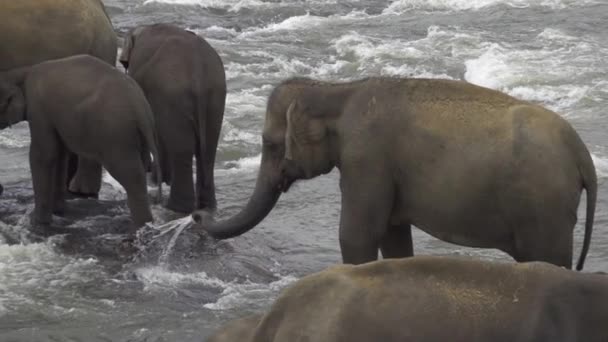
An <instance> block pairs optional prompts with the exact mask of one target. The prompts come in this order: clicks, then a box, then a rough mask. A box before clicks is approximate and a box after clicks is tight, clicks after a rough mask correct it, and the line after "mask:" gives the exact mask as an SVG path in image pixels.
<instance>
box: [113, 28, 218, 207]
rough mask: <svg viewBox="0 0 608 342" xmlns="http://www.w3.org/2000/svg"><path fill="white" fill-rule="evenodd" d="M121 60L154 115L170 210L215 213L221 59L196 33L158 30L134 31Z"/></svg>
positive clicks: (161, 178)
mask: <svg viewBox="0 0 608 342" xmlns="http://www.w3.org/2000/svg"><path fill="white" fill-rule="evenodd" d="M119 60H120V62H121V63H122V64H123V66H124V67H125V69H126V70H127V71H128V73H129V75H130V76H132V77H133V78H134V79H135V80H136V81H137V83H138V84H139V85H140V86H141V88H142V89H143V91H144V93H145V94H146V97H147V98H148V101H149V102H150V106H151V107H152V111H153V112H154V117H155V119H156V123H157V126H156V127H157V130H158V139H159V153H160V163H161V170H162V177H156V178H157V181H158V180H159V178H160V181H164V182H166V183H168V184H171V195H170V197H169V201H168V202H167V207H168V208H169V209H171V210H174V211H177V212H181V213H188V214H189V213H191V212H192V211H193V210H194V209H195V205H196V208H198V209H215V207H216V198H215V183H214V175H213V168H214V164H215V154H216V150H217V144H218V140H219V136H220V130H221V128H222V120H223V117H224V105H225V101H226V75H225V73H224V65H223V63H222V60H221V58H220V56H219V55H218V54H217V52H216V51H215V50H214V49H213V47H211V45H209V44H208V43H207V42H206V41H205V40H204V39H203V38H201V37H199V36H197V35H196V34H194V33H192V32H189V31H186V30H183V29H181V28H178V27H176V26H173V25H169V24H155V25H149V26H140V27H137V28H135V29H133V30H131V32H130V33H129V34H128V36H127V37H126V38H125V40H124V46H123V49H122V54H121V55H120V58H119ZM193 156H195V157H196V191H195V188H194V182H193V179H192V178H193V177H192V157H193ZM195 193H196V199H195Z"/></svg>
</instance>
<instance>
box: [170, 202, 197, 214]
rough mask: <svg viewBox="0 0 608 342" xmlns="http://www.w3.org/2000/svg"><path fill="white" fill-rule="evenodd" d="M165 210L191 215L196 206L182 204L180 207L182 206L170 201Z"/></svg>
mask: <svg viewBox="0 0 608 342" xmlns="http://www.w3.org/2000/svg"><path fill="white" fill-rule="evenodd" d="M165 208H167V209H169V210H172V211H175V212H177V213H180V214H190V213H191V212H193V211H194V205H192V204H190V205H183V204H181V205H180V204H177V203H174V202H172V201H171V200H169V202H168V203H167V205H165Z"/></svg>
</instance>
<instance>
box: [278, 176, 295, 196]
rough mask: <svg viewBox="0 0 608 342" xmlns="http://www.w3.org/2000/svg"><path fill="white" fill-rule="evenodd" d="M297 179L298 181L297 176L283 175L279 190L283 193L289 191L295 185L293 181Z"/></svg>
mask: <svg viewBox="0 0 608 342" xmlns="http://www.w3.org/2000/svg"><path fill="white" fill-rule="evenodd" d="M295 181H296V179H295V178H291V177H283V179H282V180H281V182H279V186H278V190H279V191H280V192H283V193H285V192H287V191H289V188H291V186H292V185H293V183H295Z"/></svg>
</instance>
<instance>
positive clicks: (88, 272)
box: [0, 240, 106, 316]
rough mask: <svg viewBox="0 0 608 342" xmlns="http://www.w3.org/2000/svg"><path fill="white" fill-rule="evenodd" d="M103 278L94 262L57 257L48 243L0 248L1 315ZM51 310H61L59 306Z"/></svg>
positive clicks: (2, 246) (98, 266)
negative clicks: (72, 287)
mask: <svg viewBox="0 0 608 342" xmlns="http://www.w3.org/2000/svg"><path fill="white" fill-rule="evenodd" d="M105 276H106V274H105V271H104V270H103V268H102V267H101V266H100V265H98V263H97V260H96V259H93V258H71V257H68V256H65V255H61V254H57V253H56V252H55V251H54V250H53V247H52V241H51V240H50V241H48V242H45V243H32V244H20V245H10V246H9V245H0V316H1V315H2V314H3V313H4V314H6V313H7V312H10V311H11V310H12V308H19V307H23V305H37V303H39V302H40V301H42V300H43V298H44V297H49V296H50V297H52V296H53V295H54V293H56V292H60V291H65V290H66V289H67V288H69V287H71V286H75V285H80V284H86V283H89V282H91V281H94V280H95V279H102V278H104V277H105ZM50 309H53V310H52V311H57V310H60V311H61V310H63V308H60V307H58V306H56V307H55V308H50ZM66 310H67V311H69V309H66Z"/></svg>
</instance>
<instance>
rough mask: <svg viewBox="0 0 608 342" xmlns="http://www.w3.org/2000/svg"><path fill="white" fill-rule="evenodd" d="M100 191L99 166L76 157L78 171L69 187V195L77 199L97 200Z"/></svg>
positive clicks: (91, 161)
mask: <svg viewBox="0 0 608 342" xmlns="http://www.w3.org/2000/svg"><path fill="white" fill-rule="evenodd" d="M100 189H101V164H99V163H98V162H96V161H93V160H90V159H86V158H83V157H80V156H79V157H78V170H77V171H76V175H74V178H72V180H71V182H70V186H69V191H70V193H72V194H74V195H77V196H79V197H91V198H98V196H99V190H100Z"/></svg>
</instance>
